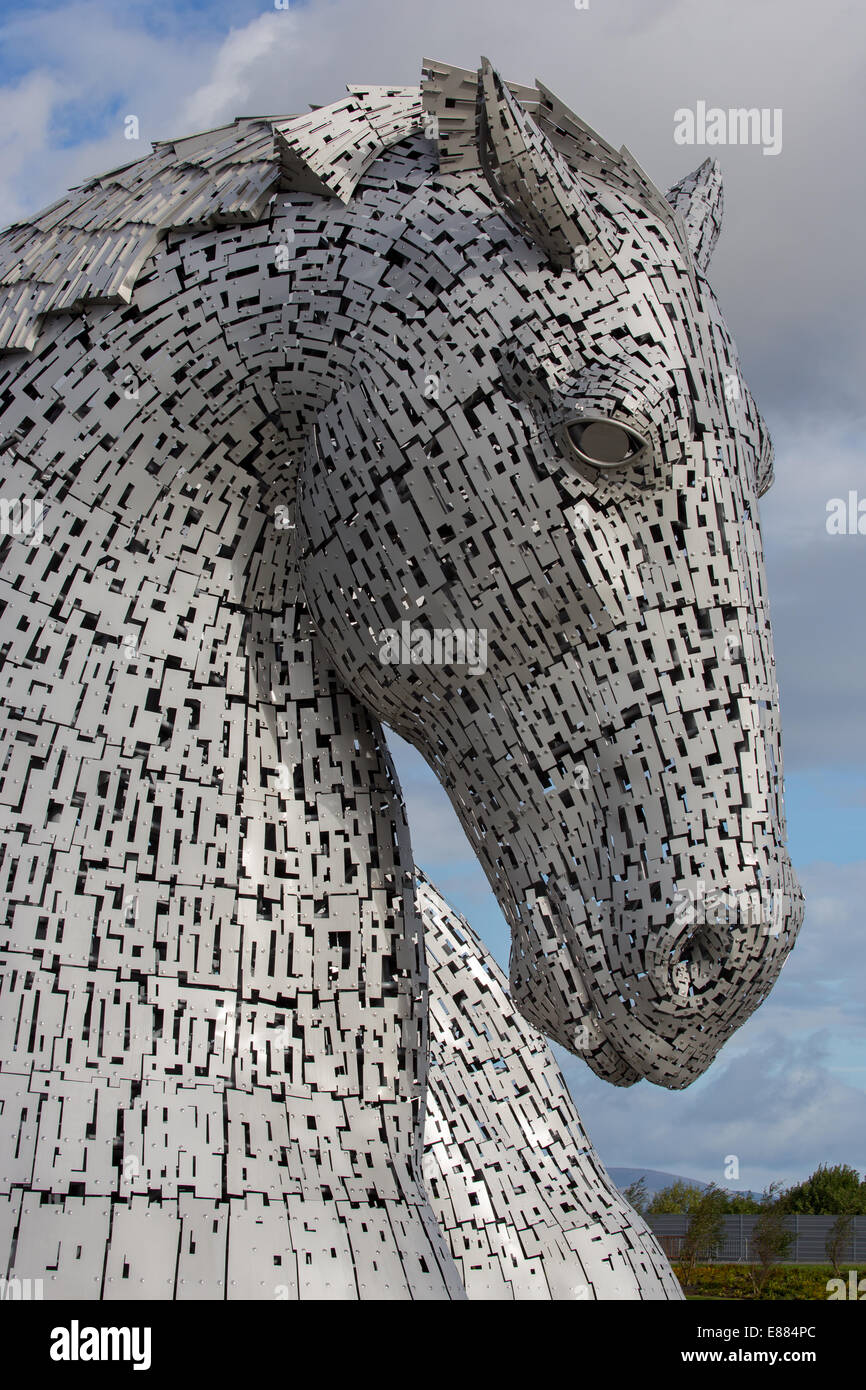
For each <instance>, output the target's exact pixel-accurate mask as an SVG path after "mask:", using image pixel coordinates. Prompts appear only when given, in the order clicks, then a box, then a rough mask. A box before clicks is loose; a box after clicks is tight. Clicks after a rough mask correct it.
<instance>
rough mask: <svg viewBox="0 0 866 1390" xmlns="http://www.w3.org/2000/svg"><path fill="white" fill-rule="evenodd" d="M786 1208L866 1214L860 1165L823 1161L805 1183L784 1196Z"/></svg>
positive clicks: (803, 1211) (823, 1213)
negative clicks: (857, 1166)
mask: <svg viewBox="0 0 866 1390" xmlns="http://www.w3.org/2000/svg"><path fill="white" fill-rule="evenodd" d="M780 1201H781V1205H782V1208H783V1210H784V1211H787V1212H791V1213H799V1214H809V1215H812V1216H838V1215H850V1216H864V1215H866V1182H861V1180H860V1174H859V1173H858V1172H857V1169H856V1168H851V1167H850V1166H849V1165H848V1164H847V1163H837V1164H835V1165H834V1166H833V1167H832V1168H831V1167H828V1165H827V1164H825V1163H822V1164H821V1165H820V1166H819V1167H818V1168H816V1169H815V1171H814V1173H812V1174H811V1175H810V1176H809V1177H808V1178H806V1181H805V1182H801V1183H798V1184H797V1185H796V1187H789V1188H788V1190H787V1192H784V1193H783V1194H782V1196H781V1198H780Z"/></svg>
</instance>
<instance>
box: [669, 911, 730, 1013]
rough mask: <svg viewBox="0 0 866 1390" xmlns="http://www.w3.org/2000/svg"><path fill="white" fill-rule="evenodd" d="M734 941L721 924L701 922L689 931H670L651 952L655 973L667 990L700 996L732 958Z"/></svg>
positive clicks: (712, 985)
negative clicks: (674, 934)
mask: <svg viewBox="0 0 866 1390" xmlns="http://www.w3.org/2000/svg"><path fill="white" fill-rule="evenodd" d="M730 951H731V942H730V939H729V937H728V935H727V934H726V933H725V932H724V931H723V930H720V929H719V927H717V926H713V925H711V924H708V923H700V924H699V925H695V926H693V927H692V928H691V929H690V930H689V931H687V932H685V933H682V932H677V934H676V937H675V938H674V939H673V940H672V939H671V935H670V934H669V933H665V939H664V940H663V941H662V942H660V943H659V945H658V946H657V947H656V948H655V949H654V950H652V951H651V956H652V966H653V970H652V973H653V975H654V977H655V979H656V982H657V984H658V985H659V986H660V987H661V989H662V990H663V991H664V992H665V993H673V994H674V995H676V996H678V997H679V998H681V999H686V998H690V997H695V996H700V995H703V994H706V993H707V992H708V991H710V990H712V989H713V987H714V986H715V985H716V984H717V983H718V981H719V978H720V976H721V973H722V971H723V969H724V967H725V965H726V963H727V961H728V958H729V956H730Z"/></svg>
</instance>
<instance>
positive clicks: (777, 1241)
mask: <svg viewBox="0 0 866 1390" xmlns="http://www.w3.org/2000/svg"><path fill="white" fill-rule="evenodd" d="M780 1187H781V1183H778V1182H774V1183H771V1184H770V1186H769V1187H768V1188H767V1189H766V1191H765V1192H764V1195H763V1198H762V1201H761V1210H760V1212H759V1213H758V1219H757V1221H756V1222H755V1225H754V1229H753V1231H752V1236H751V1242H750V1244H751V1248H752V1256H753V1260H754V1263H753V1264H752V1265H751V1267H750V1270H749V1274H750V1275H751V1279H752V1287H753V1288H754V1290H755V1297H756V1298H763V1296H764V1290H765V1289H766V1287H767V1284H768V1282H769V1278H770V1275H771V1274H772V1272H773V1268H774V1266H775V1265H777V1264H778V1263H779V1261H780V1260H783V1259H784V1258H785V1256H786V1255H787V1253H788V1251H789V1250H790V1248H791V1242H792V1240H793V1239H794V1233H793V1231H789V1230H788V1228H787V1226H786V1225H785V1220H786V1213H785V1210H784V1208H783V1207H782V1205H781V1202H780V1201H779V1189H780Z"/></svg>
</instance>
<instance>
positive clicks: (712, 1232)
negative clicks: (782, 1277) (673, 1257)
mask: <svg viewBox="0 0 866 1390" xmlns="http://www.w3.org/2000/svg"><path fill="white" fill-rule="evenodd" d="M623 1196H624V1197H625V1198H626V1200H627V1201H628V1202H630V1203H631V1205H632V1206H633V1207H634V1209H635V1211H637V1212H639V1214H640V1215H641V1216H666V1215H673V1216H688V1218H689V1221H688V1225H687V1227H686V1231H685V1234H684V1236H683V1240H682V1248H681V1250H680V1253H679V1264H680V1269H681V1278H682V1280H683V1283H684V1286H685V1285H688V1284H689V1282H690V1280H691V1279H692V1278H693V1277H694V1271H695V1269H696V1267H697V1264H698V1263H699V1262H700V1261H701V1260H704V1261H707V1260H709V1261H712V1259H713V1252H714V1250H715V1249H716V1248H717V1247H718V1245H719V1244H720V1242H721V1240H722V1232H723V1229H724V1218H725V1217H726V1216H734V1215H739V1214H743V1215H752V1216H755V1217H756V1218H757V1220H756V1221H755V1224H754V1228H753V1230H752V1233H751V1236H750V1249H751V1253H752V1264H751V1265H750V1276H751V1280H752V1286H753V1289H754V1293H755V1296H756V1297H757V1298H760V1297H762V1296H763V1295H764V1292H765V1290H766V1288H767V1283H768V1280H769V1278H770V1274H771V1273H772V1270H773V1267H774V1265H776V1264H777V1263H778V1261H779V1260H784V1259H785V1257H786V1256H787V1253H788V1251H789V1249H790V1246H791V1242H792V1240H793V1232H792V1231H790V1230H789V1229H788V1226H787V1220H786V1218H787V1217H788V1216H794V1215H811V1216H834V1217H835V1218H836V1219H835V1221H834V1223H833V1225H832V1227H831V1228H830V1230H829V1232H828V1234H827V1238H826V1243H825V1250H826V1254H827V1259H828V1260H829V1262H830V1263H831V1265H832V1266H833V1270H834V1272H835V1273H836V1274H838V1273H839V1271H840V1266H841V1262H842V1260H843V1259H844V1257H845V1255H846V1253H847V1251H848V1249H849V1247H850V1242H851V1234H852V1230H853V1218H854V1217H855V1216H862V1215H866V1179H861V1177H860V1174H859V1173H858V1172H857V1169H856V1168H851V1167H849V1165H848V1164H847V1163H838V1164H835V1165H834V1166H832V1167H830V1166H828V1165H827V1164H825V1163H822V1164H820V1165H819V1167H817V1168H816V1169H815V1171H814V1173H811V1174H810V1175H809V1177H808V1178H806V1179H805V1181H804V1182H801V1183H795V1184H794V1186H793V1187H788V1188H784V1189H783V1188H782V1185H781V1183H778V1182H775V1183H771V1184H770V1186H769V1187H767V1188H765V1189H764V1192H763V1194H762V1195H761V1197H758V1198H756V1197H752V1196H751V1195H745V1194H743V1193H739V1192H727V1191H725V1190H724V1189H723V1188H720V1187H716V1185H715V1183H710V1184H709V1186H707V1187H696V1186H695V1185H694V1183H687V1182H683V1181H681V1180H678V1181H677V1182H673V1183H671V1184H670V1186H669V1187H665V1188H662V1189H661V1190H660V1191H659V1192H656V1193H655V1195H654V1196H653V1197H652V1198H650V1197H649V1194H648V1193H647V1189H646V1183H645V1182H644V1180H643V1178H639V1179H638V1181H637V1182H634V1183H630V1184H629V1186H628V1187H626V1188H624V1190H623Z"/></svg>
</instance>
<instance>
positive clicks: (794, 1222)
mask: <svg viewBox="0 0 866 1390" xmlns="http://www.w3.org/2000/svg"><path fill="white" fill-rule="evenodd" d="M757 1219H758V1218H757V1217H756V1216H725V1217H724V1218H723V1232H724V1234H723V1236H722V1239H721V1241H720V1242H719V1244H718V1245H716V1246H713V1247H712V1248H709V1249H706V1250H704V1251H702V1252H701V1254H700V1258H701V1259H704V1260H707V1261H710V1262H712V1263H713V1264H737V1263H743V1264H749V1263H750V1262H751V1261H752V1260H753V1259H754V1256H753V1255H752V1253H751V1249H750V1247H751V1239H752V1232H753V1230H754V1229H755V1222H756V1221H757ZM646 1220H647V1223H648V1225H649V1226H650V1227H651V1229H652V1230H653V1232H654V1233H655V1236H656V1239H657V1240H658V1242H659V1244H660V1245H661V1247H662V1249H663V1250H664V1252H665V1254H666V1255H667V1257H668V1259H670V1260H676V1259H678V1257H679V1255H680V1251H681V1250H682V1245H683V1241H684V1239H685V1234H686V1229H687V1227H688V1224H689V1218H688V1217H687V1216H648V1217H647V1218H646ZM835 1220H836V1217H835V1216H788V1217H786V1218H785V1225H786V1226H787V1228H788V1230H789V1231H792V1232H793V1235H794V1239H793V1240H792V1242H791V1247H790V1249H789V1251H788V1254H787V1255H786V1256H785V1260H784V1263H785V1264H801V1265H816V1264H817V1265H824V1264H829V1259H828V1256H827V1250H826V1242H827V1237H828V1235H829V1234H830V1229H831V1227H832V1226H833V1223H834V1222H835ZM840 1263H842V1264H852V1265H855V1264H858V1263H864V1264H866V1216H855V1217H852V1220H851V1230H850V1234H849V1237H848V1239H847V1241H846V1242H845V1246H844V1248H843V1251H842V1254H841V1257H840Z"/></svg>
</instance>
